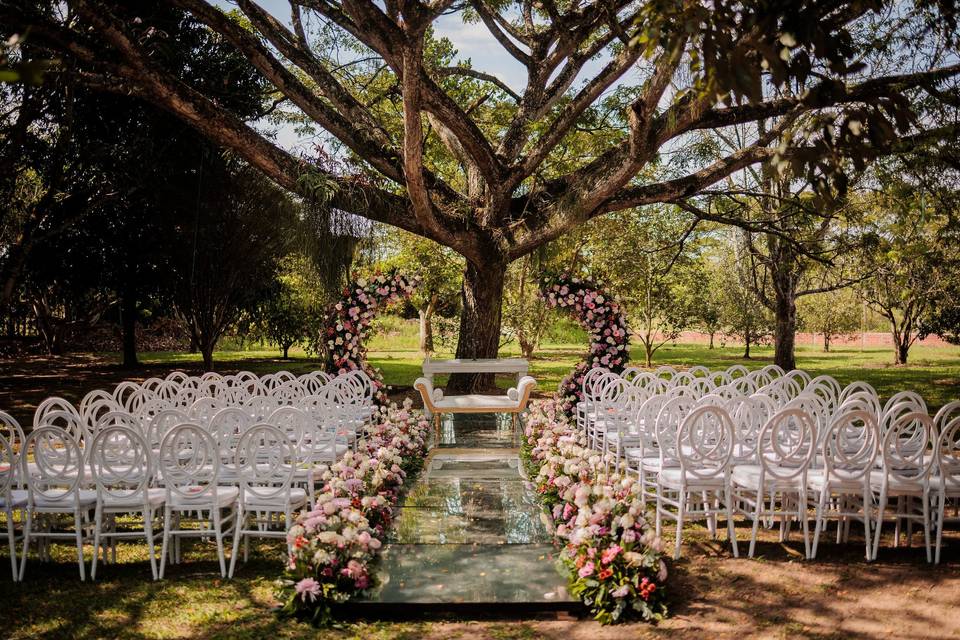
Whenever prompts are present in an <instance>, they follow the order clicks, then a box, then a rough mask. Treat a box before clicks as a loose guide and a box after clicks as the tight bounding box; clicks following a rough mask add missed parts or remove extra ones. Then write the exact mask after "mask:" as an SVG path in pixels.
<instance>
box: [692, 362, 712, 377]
mask: <svg viewBox="0 0 960 640" xmlns="http://www.w3.org/2000/svg"><path fill="white" fill-rule="evenodd" d="M687 373H689V374H690V375H692V376H693V377H694V378H709V377H710V369H708V368H706V367H705V366H703V365H702V364H696V365H694V366H692V367H690V368H689V369H687Z"/></svg>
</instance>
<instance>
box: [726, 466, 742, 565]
mask: <svg viewBox="0 0 960 640" xmlns="http://www.w3.org/2000/svg"><path fill="white" fill-rule="evenodd" d="M730 494H731V491H730V483H729V482H728V483H727V486H725V487H724V488H723V501H724V503H725V507H726V509H727V538H729V539H730V544H731V545H732V546H733V557H734V558H739V557H740V550H739V549H738V548H737V532H736V529H735V527H734V526H733V499H732V498H733V497H732V496H731V495H730Z"/></svg>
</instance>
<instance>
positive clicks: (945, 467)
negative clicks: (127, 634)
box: [936, 416, 960, 490]
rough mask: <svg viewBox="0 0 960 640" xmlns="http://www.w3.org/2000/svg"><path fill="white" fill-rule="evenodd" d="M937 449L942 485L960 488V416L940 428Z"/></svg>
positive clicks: (955, 488) (954, 488)
mask: <svg viewBox="0 0 960 640" xmlns="http://www.w3.org/2000/svg"><path fill="white" fill-rule="evenodd" d="M936 451H937V468H938V470H939V473H938V474H937V475H939V476H940V483H941V485H942V486H943V487H945V488H946V487H949V488H950V489H953V490H957V488H960V416H957V417H955V418H953V420H951V421H950V422H948V423H946V424H945V425H944V426H943V428H942V429H940V438H939V439H938V440H937V449H936Z"/></svg>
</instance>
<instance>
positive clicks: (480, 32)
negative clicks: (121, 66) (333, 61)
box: [214, 0, 617, 150]
mask: <svg viewBox="0 0 960 640" xmlns="http://www.w3.org/2000/svg"><path fill="white" fill-rule="evenodd" d="M256 1H257V4H259V5H260V6H262V7H263V8H265V9H266V10H267V11H269V12H270V13H271V14H273V15H274V17H276V18H277V19H278V20H281V21H282V22H283V23H284V24H286V25H288V26H289V24H290V4H289V2H287V0H256ZM214 4H216V5H217V6H220V7H222V8H224V9H231V8H235V4H234V3H232V2H230V1H229V0H214ZM434 29H435V33H436V34H437V36H439V37H446V38H448V39H449V40H450V41H451V42H452V43H453V45H454V47H455V48H456V49H457V51H458V52H459V56H458V57H459V59H460V60H467V59H470V60H471V63H472V65H473V67H474V68H476V69H482V70H483V71H485V72H487V73H491V74H493V75H495V76H496V77H497V78H499V79H500V80H502V81H503V82H505V83H506V84H507V85H508V86H509V87H510V88H511V89H513V90H515V91H518V92H520V91H522V90H523V88H524V87H525V86H526V69H525V68H524V67H523V65H522V64H520V63H519V62H518V61H517V60H515V59H514V58H513V57H512V56H511V55H510V54H509V53H507V51H506V50H505V49H504V48H503V47H502V46H501V45H500V44H499V43H498V42H497V41H496V40H495V39H494V37H493V36H492V35H491V34H490V32H489V31H487V28H486V27H485V26H484V25H483V23H482V22H476V23H472V24H464V22H463V19H462V16H461V14H459V13H457V14H453V15H445V16H441V17H440V18H438V19H437V20H436V21H435V22H434ZM603 64H604V61H603V60H602V59H598V60H594V61H592V62H590V63H588V64H587V65H585V66H584V69H583V70H582V71H581V73H580V78H588V77H590V76H591V75H592V74H593V73H595V72H596V71H597V70H599V68H600V67H601V66H602V65H603ZM616 86H617V85H614V87H613V88H615V87H616ZM613 88H611V90H613ZM274 133H275V135H276V139H277V142H278V143H279V144H280V145H281V146H283V147H284V148H286V149H291V150H293V149H306V148H308V147H309V146H311V145H312V144H313V142H314V140H313V139H310V138H305V137H303V136H301V135H299V134H298V133H297V132H296V131H295V130H294V128H293V127H292V126H284V127H280V128H279V129H277V128H274Z"/></svg>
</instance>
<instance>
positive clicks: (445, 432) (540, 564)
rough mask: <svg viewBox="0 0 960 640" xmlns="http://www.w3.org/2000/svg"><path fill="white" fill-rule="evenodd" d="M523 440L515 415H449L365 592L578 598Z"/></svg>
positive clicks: (426, 597) (491, 599) (446, 601)
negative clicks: (561, 563) (524, 467)
mask: <svg viewBox="0 0 960 640" xmlns="http://www.w3.org/2000/svg"><path fill="white" fill-rule="evenodd" d="M518 443H519V441H518V434H517V433H516V430H515V428H514V427H513V425H512V422H511V420H510V419H509V417H507V418H503V417H498V416H493V415H480V414H461V415H458V416H455V417H454V416H449V417H446V418H445V419H444V421H443V423H442V426H441V430H440V438H439V442H438V443H435V446H434V447H433V449H432V450H431V452H430V455H429V457H428V459H427V462H426V465H425V466H424V469H423V471H422V472H421V474H420V477H419V478H418V480H417V481H416V482H415V484H414V485H413V486H412V487H411V488H410V490H409V492H408V493H407V495H406V497H405V498H404V500H403V502H402V505H401V507H400V508H399V509H398V511H397V516H396V519H395V521H394V523H393V527H392V531H391V535H390V538H389V539H388V542H387V544H386V545H385V546H384V550H383V554H382V557H381V561H380V565H379V577H380V583H381V584H380V586H379V587H378V588H377V590H376V591H375V592H374V593H373V594H372V595H371V596H370V598H369V599H368V600H367V602H369V603H371V604H373V603H380V604H395V605H399V604H403V603H418V604H423V605H430V604H433V605H469V604H473V605H483V604H491V605H492V604H497V605H507V604H512V605H520V604H521V603H528V604H529V605H531V607H533V608H546V609H550V610H553V609H555V608H557V609H559V608H566V607H567V606H569V605H571V604H572V603H571V602H570V601H571V598H570V596H569V594H568V593H567V589H566V580H565V579H564V578H563V577H562V576H561V575H560V573H559V572H558V571H557V568H556V550H555V548H554V547H553V545H552V543H551V535H550V532H549V528H548V526H549V525H548V520H547V518H546V514H545V513H544V512H543V509H542V508H541V507H540V506H539V504H538V502H537V497H536V493H535V490H534V487H533V485H531V484H530V483H528V482H527V481H526V480H524V478H523V477H522V475H521V471H520V458H519V456H518V449H517V446H518ZM543 605H553V606H547V607H544V606H543Z"/></svg>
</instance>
